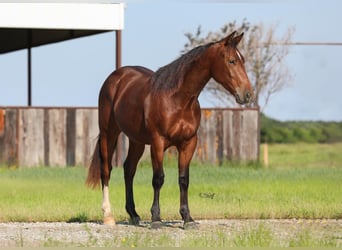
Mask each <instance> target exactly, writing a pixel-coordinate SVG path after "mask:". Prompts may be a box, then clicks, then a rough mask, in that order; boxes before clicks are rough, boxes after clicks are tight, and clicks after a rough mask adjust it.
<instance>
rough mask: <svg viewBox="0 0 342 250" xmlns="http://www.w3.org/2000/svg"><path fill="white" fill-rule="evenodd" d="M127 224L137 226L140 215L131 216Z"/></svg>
mask: <svg viewBox="0 0 342 250" xmlns="http://www.w3.org/2000/svg"><path fill="white" fill-rule="evenodd" d="M129 224H131V225H134V226H139V224H140V217H139V216H138V217H133V218H130V219H129Z"/></svg>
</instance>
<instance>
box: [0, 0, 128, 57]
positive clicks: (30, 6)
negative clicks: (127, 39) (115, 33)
mask: <svg viewBox="0 0 342 250" xmlns="http://www.w3.org/2000/svg"><path fill="white" fill-rule="evenodd" d="M123 28H124V4H123V3H65V2H64V3H26V2H25V3H0V54H1V53H7V52H11V51H15V50H20V49H25V48H30V47H35V46H40V45H44V44H50V43H55V42H60V41H65V40H68V39H73V38H78V37H83V36H89V35H93V34H97V33H102V32H106V31H112V30H122V29H123Z"/></svg>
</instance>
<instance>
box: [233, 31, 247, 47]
mask: <svg viewBox="0 0 342 250" xmlns="http://www.w3.org/2000/svg"><path fill="white" fill-rule="evenodd" d="M243 34H244V33H243V32H242V33H241V34H240V35H238V36H236V37H234V38H233V39H232V43H233V44H234V46H235V47H236V46H237V45H238V44H239V42H240V41H241V39H242V37H243Z"/></svg>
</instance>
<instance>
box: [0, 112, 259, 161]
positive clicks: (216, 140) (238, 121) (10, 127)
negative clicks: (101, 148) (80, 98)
mask: <svg viewBox="0 0 342 250" xmlns="http://www.w3.org/2000/svg"><path fill="white" fill-rule="evenodd" d="M97 119H98V118H97V109H96V108H57V107H56V108H41V107H39V108H25V107H3V108H0V164H1V165H10V166H12V165H16V166H20V167H30V166H42V165H44V166H54V167H65V166H74V165H79V166H88V165H89V161H90V158H91V155H92V152H93V150H94V147H95V143H96V139H97V136H98V131H99V130H98V122H97ZM121 138H122V139H121V141H120V143H118V145H120V147H119V148H118V150H120V152H119V153H118V156H120V157H113V164H114V165H121V164H122V162H123V160H124V157H125V156H126V152H127V149H128V139H127V138H126V137H125V136H122V137H121ZM175 153H176V152H175V150H169V154H171V155H172V154H175ZM114 154H115V153H114ZM145 154H149V150H147V148H146V149H145ZM258 156H259V111H258V109H251V108H247V109H240V108H238V109H202V115H201V125H200V128H199V130H198V143H197V149H196V151H195V155H194V160H198V161H201V162H207V163H211V164H221V163H222V162H224V161H255V160H257V159H258Z"/></svg>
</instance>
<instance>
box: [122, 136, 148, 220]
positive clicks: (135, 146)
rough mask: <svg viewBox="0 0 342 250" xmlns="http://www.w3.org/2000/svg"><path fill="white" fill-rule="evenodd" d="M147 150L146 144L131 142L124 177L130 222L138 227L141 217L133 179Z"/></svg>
mask: <svg viewBox="0 0 342 250" xmlns="http://www.w3.org/2000/svg"><path fill="white" fill-rule="evenodd" d="M144 149H145V144H139V143H135V142H133V141H131V140H130V141H129V148H128V155H127V158H126V160H125V162H124V175H125V187H126V211H127V213H128V214H129V216H130V218H131V219H130V221H131V223H132V224H134V225H138V224H139V221H140V217H139V215H138V214H137V212H136V211H135V204H134V197H133V178H134V175H135V172H136V169H137V164H138V161H139V159H140V158H141V156H142V154H143V152H144Z"/></svg>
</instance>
